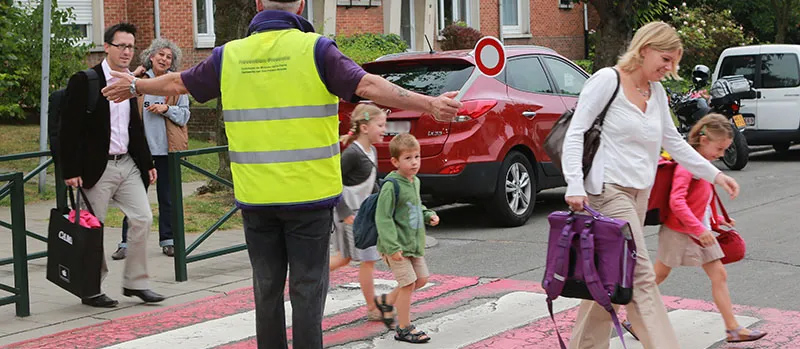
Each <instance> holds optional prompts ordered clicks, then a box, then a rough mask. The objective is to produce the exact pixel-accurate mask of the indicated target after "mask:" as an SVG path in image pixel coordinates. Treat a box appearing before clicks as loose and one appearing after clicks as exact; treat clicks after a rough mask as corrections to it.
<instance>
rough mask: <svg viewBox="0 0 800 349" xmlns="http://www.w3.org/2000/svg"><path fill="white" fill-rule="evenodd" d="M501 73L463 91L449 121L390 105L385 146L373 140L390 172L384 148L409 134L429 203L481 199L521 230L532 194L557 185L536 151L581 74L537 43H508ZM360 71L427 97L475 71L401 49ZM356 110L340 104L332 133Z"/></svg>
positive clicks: (459, 62)
mask: <svg viewBox="0 0 800 349" xmlns="http://www.w3.org/2000/svg"><path fill="white" fill-rule="evenodd" d="M506 55H507V57H508V63H507V65H506V68H505V71H504V72H503V73H501V74H500V75H498V76H497V77H494V78H487V77H485V76H480V77H478V79H477V80H476V81H475V84H473V85H472V87H471V88H470V89H469V90H468V91H467V92H466V94H465V95H464V98H463V99H462V103H463V104H464V106H463V108H462V109H461V110H460V111H459V112H458V116H457V117H456V118H455V120H453V121H452V122H440V121H437V120H435V119H434V118H433V116H431V115H426V114H420V113H418V112H411V111H406V110H399V109H393V110H392V112H391V114H390V115H389V118H388V123H387V135H386V136H385V138H384V142H382V143H380V144H376V147H377V149H378V169H379V172H381V173H384V174H385V173H388V172H389V171H391V170H393V169H394V168H393V167H392V164H391V162H390V161H389V150H388V144H389V140H391V137H393V136H394V135H396V134H398V133H402V132H409V133H411V134H413V135H415V136H416V137H417V139H418V140H419V143H420V147H421V155H422V164H421V168H420V171H419V174H418V177H419V178H420V179H421V182H422V194H423V195H424V196H425V198H426V199H427V200H431V201H433V202H436V203H452V202H469V203H479V204H482V205H485V207H486V208H487V209H488V210H489V212H490V213H491V216H492V217H493V218H495V219H496V220H497V221H498V222H499V223H500V224H502V225H506V226H519V225H522V224H524V223H525V222H526V221H527V220H528V218H529V217H530V216H531V214H532V212H533V206H534V203H535V200H536V193H537V192H538V191H540V190H543V189H548V188H554V187H559V186H563V185H565V183H564V180H563V177H562V176H561V172H560V171H558V170H557V169H556V168H555V167H554V166H553V165H552V163H551V161H550V159H549V158H548V157H547V154H545V152H544V149H543V147H542V143H543V142H544V139H545V137H547V134H548V133H549V132H550V129H551V128H552V126H553V123H555V121H556V119H558V117H559V116H560V115H561V114H562V113H563V112H564V111H565V110H567V108H572V107H574V106H575V104H576V103H577V97H578V93H579V92H580V90H581V88H582V87H583V84H584V82H585V81H586V79H587V78H588V75H587V74H586V72H584V71H583V70H581V68H579V67H578V66H576V65H575V64H573V63H572V62H570V61H569V60H567V59H566V58H564V57H562V56H560V55H559V54H557V53H556V52H555V51H553V50H551V49H549V48H545V47H540V46H507V47H506ZM364 69H365V70H366V71H368V72H370V73H373V74H377V75H380V76H382V77H384V78H386V79H387V80H389V81H391V82H393V83H395V84H397V85H399V86H402V87H404V88H406V89H408V90H411V91H415V92H419V93H422V94H426V95H430V96H438V95H440V94H442V93H444V92H447V91H456V90H459V89H461V87H462V86H463V85H464V83H465V82H466V81H467V79H468V78H469V76H470V74H472V73H473V70H475V59H474V57H473V56H472V55H470V51H446V52H435V53H418V52H415V53H401V54H394V55H389V56H384V57H381V58H379V59H378V60H376V61H374V62H370V63H367V64H364ZM353 107H354V105H353V104H349V103H345V102H342V103H341V104H340V107H339V116H340V120H341V124H340V127H339V132H340V133H341V134H344V133H346V132H347V131H348V130H349V115H350V112H351V111H352V109H353Z"/></svg>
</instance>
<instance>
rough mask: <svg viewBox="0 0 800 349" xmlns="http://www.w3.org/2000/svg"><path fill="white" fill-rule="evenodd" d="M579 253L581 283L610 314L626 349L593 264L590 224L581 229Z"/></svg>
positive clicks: (592, 242)
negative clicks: (581, 274) (581, 269)
mask: <svg viewBox="0 0 800 349" xmlns="http://www.w3.org/2000/svg"><path fill="white" fill-rule="evenodd" d="M580 241H581V253H580V255H581V256H580V259H581V260H580V261H579V262H578V263H583V281H584V282H585V283H586V288H587V289H589V293H590V294H591V295H592V298H593V299H594V301H595V302H597V304H598V305H600V306H601V307H603V308H605V309H606V311H608V312H609V314H611V321H612V322H613V323H614V328H615V329H616V330H617V335H618V336H619V339H620V342H622V347H623V348H625V349H628V346H627V345H625V339H624V338H622V336H623V335H622V327H621V326H620V323H619V318H617V312H616V311H615V310H614V307H613V306H612V305H611V296H610V295H609V294H608V293H607V292H606V290H605V288H604V287H603V284H602V282H601V280H600V274H599V273H598V272H597V265H595V262H594V234H592V224H589V225H587V226H586V228H584V229H583V231H582V232H581V236H580Z"/></svg>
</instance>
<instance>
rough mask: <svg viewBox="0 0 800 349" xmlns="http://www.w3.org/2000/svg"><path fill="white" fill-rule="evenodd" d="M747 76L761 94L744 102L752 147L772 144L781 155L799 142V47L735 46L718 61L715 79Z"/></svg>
mask: <svg viewBox="0 0 800 349" xmlns="http://www.w3.org/2000/svg"><path fill="white" fill-rule="evenodd" d="M729 75H744V77H745V78H747V79H749V80H751V81H753V88H755V90H756V91H758V92H760V97H759V98H756V99H744V100H742V108H741V113H742V116H744V119H745V124H746V128H745V130H744V132H743V134H744V136H745V138H746V139H747V143H748V144H749V145H771V146H772V147H773V148H775V150H776V151H778V152H783V151H786V150H788V149H789V146H790V145H791V143H793V142H794V143H797V142H800V111H798V110H800V45H755V46H742V47H732V48H728V49H726V50H725V51H722V54H721V55H720V57H719V60H718V61H717V66H716V69H715V70H714V75H713V80H714V81H716V80H717V79H719V78H721V77H724V76H729Z"/></svg>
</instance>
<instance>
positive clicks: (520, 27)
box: [500, 0, 530, 35]
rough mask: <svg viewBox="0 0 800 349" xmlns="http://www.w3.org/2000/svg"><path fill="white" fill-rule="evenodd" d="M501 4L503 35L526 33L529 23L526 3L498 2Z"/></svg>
mask: <svg viewBox="0 0 800 349" xmlns="http://www.w3.org/2000/svg"><path fill="white" fill-rule="evenodd" d="M500 1H502V4H503V13H502V20H503V34H505V35H509V34H510V35H515V34H517V35H521V34H525V33H527V32H528V28H530V23H527V19H528V6H529V3H528V1H523V0H500Z"/></svg>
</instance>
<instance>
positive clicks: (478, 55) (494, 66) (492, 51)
mask: <svg viewBox="0 0 800 349" xmlns="http://www.w3.org/2000/svg"><path fill="white" fill-rule="evenodd" d="M475 65H476V66H477V67H478V70H479V71H480V72H481V73H482V74H483V75H486V76H488V77H490V78H492V77H495V76H497V75H498V74H500V73H501V72H502V71H503V68H505V66H506V50H505V49H504V48H503V43H501V42H500V40H497V38H495V37H493V36H484V37H483V38H481V39H480V40H478V43H477V44H475Z"/></svg>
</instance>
